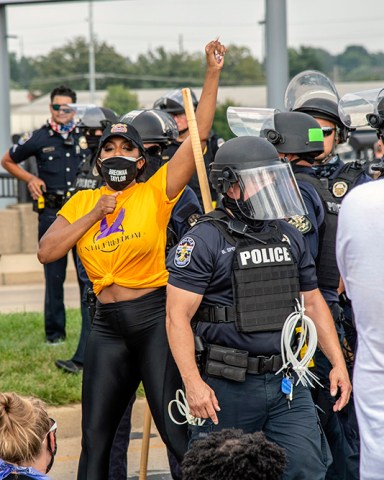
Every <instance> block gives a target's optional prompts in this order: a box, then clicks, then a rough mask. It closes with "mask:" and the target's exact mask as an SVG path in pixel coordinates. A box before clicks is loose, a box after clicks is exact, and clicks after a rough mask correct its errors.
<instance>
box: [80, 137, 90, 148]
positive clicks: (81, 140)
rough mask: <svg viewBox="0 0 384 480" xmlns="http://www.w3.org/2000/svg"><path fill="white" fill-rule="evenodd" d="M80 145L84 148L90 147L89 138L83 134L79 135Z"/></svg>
mask: <svg viewBox="0 0 384 480" xmlns="http://www.w3.org/2000/svg"><path fill="white" fill-rule="evenodd" d="M79 147H80V148H81V149H83V150H85V149H86V148H88V143H87V139H86V138H85V137H84V135H83V136H81V137H79Z"/></svg>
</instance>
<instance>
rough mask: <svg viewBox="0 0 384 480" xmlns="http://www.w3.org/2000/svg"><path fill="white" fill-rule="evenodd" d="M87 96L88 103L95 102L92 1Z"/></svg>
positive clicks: (90, 7) (90, 8)
mask: <svg viewBox="0 0 384 480" xmlns="http://www.w3.org/2000/svg"><path fill="white" fill-rule="evenodd" d="M88 21H89V96H90V103H95V102H96V95H95V92H96V74H95V37H94V33H93V3H92V0H91V1H90V2H89V17H88Z"/></svg>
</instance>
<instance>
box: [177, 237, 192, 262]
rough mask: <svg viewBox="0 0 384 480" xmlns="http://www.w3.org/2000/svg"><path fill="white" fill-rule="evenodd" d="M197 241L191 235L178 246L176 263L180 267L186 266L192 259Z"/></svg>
mask: <svg viewBox="0 0 384 480" xmlns="http://www.w3.org/2000/svg"><path fill="white" fill-rule="evenodd" d="M194 248H195V241H194V240H193V238H191V237H184V238H183V239H182V240H181V242H180V243H179V245H178V246H177V248H176V252H175V259H174V264H175V266H176V267H178V268H184V267H186V266H187V265H189V263H190V261H191V255H192V251H193V249H194Z"/></svg>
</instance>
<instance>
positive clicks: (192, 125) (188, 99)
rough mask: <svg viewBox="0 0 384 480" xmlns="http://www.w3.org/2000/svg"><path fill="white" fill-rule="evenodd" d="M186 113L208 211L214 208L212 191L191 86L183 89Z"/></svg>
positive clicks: (205, 209) (205, 207)
mask: <svg viewBox="0 0 384 480" xmlns="http://www.w3.org/2000/svg"><path fill="white" fill-rule="evenodd" d="M182 94H183V102H184V109H185V115H186V117H187V122H188V130H189V135H190V137H191V143H192V150H193V156H194V157H195V163H196V171H197V178H198V179H199V185H200V190H201V197H202V199H203V205H204V212H205V213H208V212H211V211H212V210H213V207H212V197H211V191H210V190H209V184H208V178H207V171H206V169H205V163H204V156H203V152H202V151H201V142H200V136H199V131H198V129H197V122H196V116H195V110H194V108H193V103H192V96H191V91H190V89H189V88H183V89H182Z"/></svg>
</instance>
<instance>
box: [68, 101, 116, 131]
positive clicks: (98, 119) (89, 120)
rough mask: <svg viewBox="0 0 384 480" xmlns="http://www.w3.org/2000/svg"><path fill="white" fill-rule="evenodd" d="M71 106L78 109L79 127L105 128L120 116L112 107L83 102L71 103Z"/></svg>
mask: <svg viewBox="0 0 384 480" xmlns="http://www.w3.org/2000/svg"><path fill="white" fill-rule="evenodd" d="M71 108H73V109H74V110H75V111H76V115H77V117H78V119H79V122H78V126H79V127H84V128H89V129H101V130H104V129H105V128H106V127H107V126H108V125H111V124H112V123H116V122H117V118H118V117H117V115H116V113H115V112H114V111H113V110H111V109H110V108H104V107H98V106H96V105H81V104H71Z"/></svg>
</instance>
